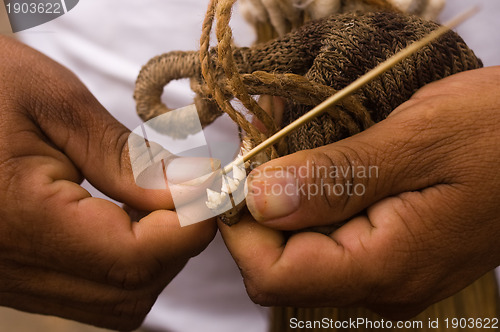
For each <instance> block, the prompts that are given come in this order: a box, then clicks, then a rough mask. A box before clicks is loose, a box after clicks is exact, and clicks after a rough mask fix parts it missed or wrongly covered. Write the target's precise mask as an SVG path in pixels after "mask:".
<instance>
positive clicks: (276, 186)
mask: <svg viewBox="0 0 500 332" xmlns="http://www.w3.org/2000/svg"><path fill="white" fill-rule="evenodd" d="M246 200H247V206H248V209H249V210H250V213H251V214H252V215H253V217H254V218H255V219H257V220H258V221H267V220H272V219H277V218H280V217H285V216H287V215H289V214H292V213H293V212H295V211H296V210H298V208H299V205H300V196H299V193H298V191H297V185H296V179H295V176H294V175H293V174H290V173H289V172H287V171H285V170H270V171H265V172H263V173H258V174H250V176H249V177H248V195H247V198H246Z"/></svg>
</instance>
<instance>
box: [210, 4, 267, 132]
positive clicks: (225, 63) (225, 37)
mask: <svg viewBox="0 0 500 332" xmlns="http://www.w3.org/2000/svg"><path fill="white" fill-rule="evenodd" d="M235 2H236V0H220V5H219V6H218V7H217V11H216V17H217V25H216V36H217V39H218V41H219V44H218V48H217V51H218V58H219V59H220V62H221V65H222V68H223V69H224V73H225V75H226V79H227V82H226V84H227V85H228V86H229V88H230V89H231V92H232V93H233V94H234V96H235V97H236V98H238V99H239V100H240V101H241V102H242V104H243V106H245V107H246V108H247V109H248V110H250V111H251V112H252V113H253V114H254V115H255V116H257V118H258V119H259V120H260V121H261V122H262V123H263V124H264V126H265V127H266V132H267V133H268V134H274V133H275V132H276V130H277V127H276V124H275V123H274V121H273V119H272V117H271V116H269V114H267V113H266V112H265V111H264V110H263V109H262V108H261V107H260V106H259V104H257V102H256V101H255V100H254V99H253V98H252V97H251V96H250V95H249V94H248V91H247V88H246V86H245V84H243V81H242V79H241V76H240V75H239V73H238V68H237V66H236V64H235V61H234V56H233V49H232V48H233V47H232V43H233V34H232V31H231V27H230V26H229V21H230V19H231V9H232V7H233V5H234V3H235Z"/></svg>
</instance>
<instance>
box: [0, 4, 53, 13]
mask: <svg viewBox="0 0 500 332" xmlns="http://www.w3.org/2000/svg"><path fill="white" fill-rule="evenodd" d="M5 7H6V9H7V13H8V14H63V8H62V5H61V3H60V2H47V3H43V2H14V3H6V4H5Z"/></svg>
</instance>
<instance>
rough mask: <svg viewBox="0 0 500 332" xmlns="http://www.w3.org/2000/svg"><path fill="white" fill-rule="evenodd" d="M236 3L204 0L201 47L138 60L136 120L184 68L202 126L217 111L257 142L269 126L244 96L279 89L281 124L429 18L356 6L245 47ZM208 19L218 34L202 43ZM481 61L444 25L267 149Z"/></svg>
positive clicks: (426, 25) (316, 141)
mask: <svg viewBox="0 0 500 332" xmlns="http://www.w3.org/2000/svg"><path fill="white" fill-rule="evenodd" d="M234 2H235V0H211V2H210V4H209V8H208V11H207V16H206V19H205V22H204V24H203V33H202V37H201V49H200V52H199V53H198V52H194V51H193V52H178V51H177V52H170V53H167V54H164V55H161V56H159V57H155V58H153V59H152V60H151V61H149V63H148V64H147V65H146V66H144V68H143V69H142V70H141V72H140V74H139V77H138V79H137V85H136V91H135V94H134V97H135V99H136V101H137V110H138V113H139V115H140V116H141V117H142V119H144V120H149V119H151V118H152V117H155V116H158V115H160V114H163V113H164V112H168V111H169V108H168V107H167V106H166V105H164V104H163V103H162V101H161V94H162V92H163V87H164V86H165V85H166V84H168V83H169V82H170V81H172V80H175V79H180V78H185V77H188V78H190V79H191V87H192V89H193V90H194V91H195V92H196V97H195V103H196V105H197V108H198V112H199V117H200V120H201V123H202V125H203V126H206V125H208V124H210V123H211V122H213V121H214V120H215V119H216V118H217V117H218V116H219V115H221V114H222V113H223V112H224V113H227V114H228V115H229V116H230V117H231V119H233V121H235V122H236V123H237V124H238V126H239V127H240V128H241V129H242V130H243V131H245V132H246V135H247V136H248V137H249V138H250V140H251V141H252V143H254V144H258V143H260V142H261V141H262V140H264V139H265V138H266V137H267V135H270V134H272V133H274V132H276V130H277V127H276V124H275V123H274V121H273V119H272V118H271V116H270V115H268V114H267V113H266V112H265V111H264V110H263V109H262V108H261V107H260V106H259V105H258V103H257V102H256V101H255V99H254V98H252V95H262V94H266V95H272V96H280V97H283V98H285V99H286V100H287V102H286V108H285V114H284V123H283V125H286V124H288V123H290V122H291V121H293V120H294V119H296V118H298V117H299V116H301V115H302V114H304V113H305V112H307V111H308V110H310V109H311V108H312V106H314V105H317V104H318V103H319V102H321V101H323V100H324V99H326V98H327V97H328V96H330V95H332V94H334V93H335V92H336V91H338V90H340V89H342V88H343V87H345V86H346V85H348V84H349V83H351V82H352V81H354V80H355V79H356V78H357V77H359V76H361V75H362V74H364V73H365V72H366V71H367V70H369V69H371V68H373V67H375V66H376V65H377V64H378V63H380V62H382V61H383V60H385V59H386V58H387V57H389V56H390V55H392V54H394V53H396V52H397V51H399V50H400V49H402V48H404V47H405V46H407V45H408V44H409V43H412V42H414V41H415V40H418V39H420V38H422V37H423V36H424V35H426V34H427V33H429V32H430V31H431V30H433V29H435V28H436V26H437V25H436V24H435V23H432V22H427V21H424V20H421V19H419V18H417V17H414V16H407V15H403V14H401V13H397V12H375V13H359V12H356V13H348V14H340V15H334V16H331V17H329V18H326V19H322V20H318V21H313V22H310V23H308V24H306V25H304V26H303V27H302V28H300V29H298V30H296V31H295V32H293V33H291V34H287V35H285V36H283V37H281V38H278V39H275V40H272V41H269V42H267V43H262V44H258V45H255V46H253V47H251V48H245V47H243V48H235V47H233V42H232V32H231V28H230V27H229V20H230V16H231V7H232V6H233V4H234ZM215 19H216V21H217V24H216V36H217V39H218V42H219V43H218V45H217V46H216V47H214V48H212V49H210V47H209V45H210V33H211V31H212V26H213V23H214V20H215ZM480 66H481V62H480V60H478V59H477V58H476V57H475V55H474V53H473V52H472V51H471V50H470V49H469V48H468V47H467V45H466V44H465V43H464V42H463V40H462V39H461V38H460V37H459V36H458V35H457V34H455V33H454V32H449V33H447V34H446V35H445V36H443V37H442V38H440V39H439V40H438V41H436V42H434V43H432V44H430V45H428V46H427V47H425V48H423V49H422V50H420V51H419V52H418V53H417V54H415V55H414V56H413V57H410V58H408V59H407V60H405V61H403V62H402V63H401V64H399V65H397V66H396V67H394V68H393V69H392V70H390V71H389V72H387V73H386V74H384V75H382V76H381V77H380V78H378V79H377V80H375V81H373V82H372V83H370V84H368V85H367V86H365V87H364V88H363V89H362V90H361V91H360V92H359V93H357V94H355V95H353V96H351V97H349V98H346V99H345V100H344V101H343V102H342V103H341V104H339V105H337V106H334V107H332V108H331V110H329V111H328V112H327V114H324V115H323V116H321V117H320V118H318V119H316V120H314V121H311V122H310V123H308V124H307V125H305V126H303V127H302V128H300V129H299V130H297V131H296V132H294V133H293V134H291V135H290V136H289V137H288V138H287V140H286V142H282V143H281V144H280V145H279V146H277V147H276V149H273V150H272V151H270V152H269V153H268V154H269V156H270V157H273V158H274V157H277V156H278V155H282V154H286V153H291V152H295V151H298V150H303V149H310V148H314V147H318V146H321V145H325V144H328V143H333V142H335V141H338V140H340V139H343V138H345V137H348V136H351V135H354V134H356V133H358V132H360V131H362V130H364V129H366V128H368V127H369V126H371V125H372V124H373V123H374V122H378V121H381V120H383V119H384V118H385V117H386V116H387V115H388V114H389V113H390V112H391V111H392V110H393V109H394V108H396V107H397V106H399V105H400V104H401V103H403V102H404V101H406V100H408V99H409V98H410V97H411V95H412V94H413V93H414V92H415V91H416V90H418V89H419V88H420V87H422V86H424V85H425V84H428V83H430V82H432V81H435V80H438V79H441V78H443V77H446V76H449V75H451V74H453V73H457V72H460V71H464V70H469V69H475V68H478V67H480ZM233 98H236V99H238V100H240V101H241V103H242V104H243V106H244V107H245V108H246V109H247V111H248V112H249V113H251V114H252V115H254V116H255V117H256V118H257V119H258V120H259V121H260V122H261V123H263V124H264V126H265V128H266V132H265V133H262V132H260V131H259V130H258V129H257V128H256V127H255V126H254V125H252V123H250V122H249V121H248V120H247V118H246V117H245V115H244V114H241V113H240V112H238V111H237V110H235V109H234V107H233V106H232V104H231V100H232V99H233ZM164 129H165V130H168V133H169V134H171V135H174V134H175V127H174V126H169V124H164ZM285 143H286V144H285ZM278 152H279V153H278Z"/></svg>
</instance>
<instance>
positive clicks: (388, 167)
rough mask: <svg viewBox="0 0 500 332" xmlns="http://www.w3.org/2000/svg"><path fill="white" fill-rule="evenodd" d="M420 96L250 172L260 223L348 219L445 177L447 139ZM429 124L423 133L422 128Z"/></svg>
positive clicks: (296, 224)
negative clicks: (351, 131)
mask: <svg viewBox="0 0 500 332" xmlns="http://www.w3.org/2000/svg"><path fill="white" fill-rule="evenodd" d="M417 104H418V102H417V101H416V100H412V101H409V102H407V103H405V104H403V105H401V106H400V109H398V112H395V113H394V115H393V116H390V117H389V118H387V119H386V120H384V121H382V122H380V123H378V124H376V125H374V126H373V127H371V128H369V129H368V130H366V131H364V132H362V133H360V134H358V135H355V136H352V137H349V138H347V139H344V140H342V141H339V142H336V143H334V144H331V145H327V146H324V147H320V148H317V149H312V150H306V151H300V152H297V153H294V154H291V155H288V156H285V157H282V158H278V159H275V160H272V161H270V162H268V163H266V164H264V165H262V166H260V167H258V168H256V169H255V170H253V171H252V173H251V174H250V175H249V177H248V189H249V190H248V196H247V205H248V208H249V210H250V212H251V213H252V215H253V216H254V218H255V219H257V221H259V222H261V223H263V224H265V225H267V226H270V227H273V228H277V229H283V230H295V229H301V228H306V227H311V226H321V225H329V224H333V223H339V222H342V221H345V220H347V219H348V218H350V217H352V216H353V215H355V214H357V213H360V212H361V211H363V210H364V209H365V208H367V207H368V206H370V205H372V204H373V203H375V202H377V201H378V200H380V199H382V198H384V197H387V196H392V195H396V194H398V193H401V192H404V191H414V190H419V189H422V188H425V187H428V186H431V185H433V184H436V183H440V182H442V181H444V179H443V178H441V177H440V176H439V175H438V174H437V173H438V172H437V170H438V169H440V167H438V164H439V162H440V159H443V158H441V157H440V156H443V155H445V154H446V153H447V152H449V151H446V146H444V144H440V143H439V142H445V141H446V137H443V135H445V134H444V133H443V131H442V130H439V128H437V127H439V126H433V127H432V126H431V125H430V123H431V121H430V120H429V118H430V117H429V116H428V115H429V112H428V110H429V109H428V106H429V105H423V104H425V103H422V105H420V106H419V105H417ZM424 130H425V135H423V134H422V133H423V131H424Z"/></svg>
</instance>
